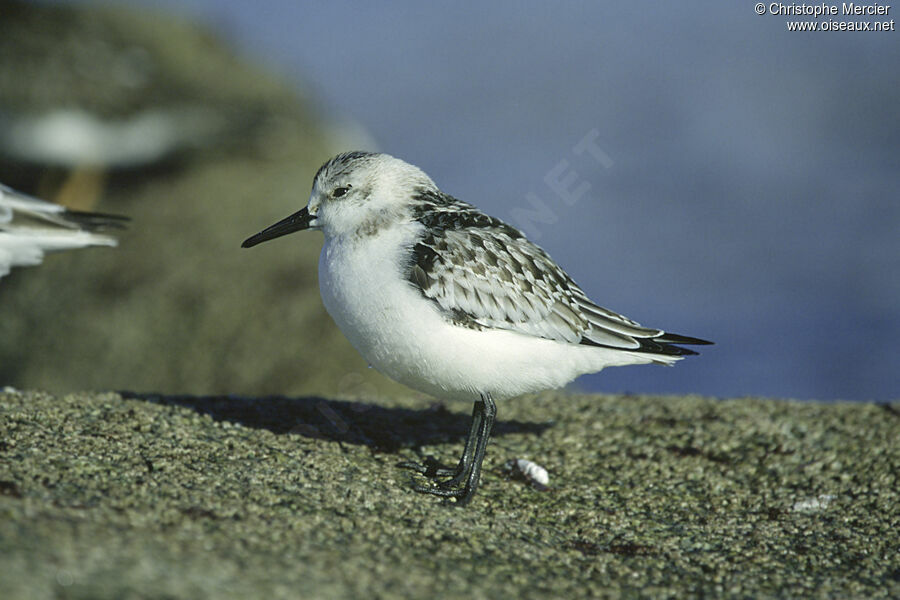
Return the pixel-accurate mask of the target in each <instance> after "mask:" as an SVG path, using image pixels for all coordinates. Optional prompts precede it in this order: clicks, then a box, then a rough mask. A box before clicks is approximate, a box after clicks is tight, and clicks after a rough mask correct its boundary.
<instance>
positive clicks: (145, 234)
mask: <svg viewBox="0 0 900 600" xmlns="http://www.w3.org/2000/svg"><path fill="white" fill-rule="evenodd" d="M0 7H2V11H3V18H2V19H0V46H2V47H0V52H2V55H3V56H4V61H3V63H4V64H3V66H2V67H0V69H2V71H3V72H2V73H0V152H2V157H0V178H2V180H3V181H4V182H6V183H8V184H10V185H13V186H17V187H19V188H20V189H23V190H24V191H27V192H31V193H40V194H42V195H44V197H47V198H50V199H56V200H61V201H62V200H64V201H66V202H67V203H70V204H75V205H77V206H79V207H82V208H93V209H96V210H105V211H108V212H120V213H123V214H128V215H130V216H132V218H133V219H134V221H133V223H132V227H131V231H130V232H129V233H127V234H125V235H123V236H122V238H121V246H120V248H118V249H116V250H113V251H105V250H104V251H101V250H96V251H84V252H79V253H72V254H69V255H60V256H53V257H49V258H48V260H47V261H46V262H45V265H43V266H42V267H39V268H36V269H20V270H18V271H14V272H13V274H12V275H10V276H9V277H7V278H5V279H3V280H2V281H0V315H2V320H0V384H8V385H15V386H17V387H32V388H43V389H55V390H74V389H83V388H91V387H93V388H100V389H108V388H112V389H133V390H139V391H159V392H169V393H198V394H208V393H235V394H253V395H261V394H302V393H323V394H363V395H378V394H384V393H394V392H395V391H397V390H398V389H400V388H399V386H394V385H393V384H391V383H389V382H387V381H386V380H385V379H384V378H382V377H380V376H378V375H377V374H375V373H374V372H372V371H371V370H369V369H366V367H365V364H364V363H363V362H362V360H361V359H360V358H359V357H358V356H357V355H356V354H355V352H353V351H352V349H351V348H350V347H349V345H348V344H347V343H346V341H344V340H343V338H342V336H341V335H340V333H339V332H337V330H336V329H335V327H334V326H333V324H332V323H331V322H330V320H329V319H328V317H327V315H326V314H325V313H324V311H323V309H322V308H321V303H320V301H319V299H318V290H317V287H316V278H315V277H316V276H315V265H316V260H317V255H318V249H319V247H320V246H321V238H320V236H319V235H318V234H309V235H306V236H292V237H291V238H288V239H287V240H285V241H283V242H277V243H271V244H266V245H264V246H261V247H259V248H258V249H256V248H255V249H253V250H252V251H247V250H243V251H242V250H240V249H239V247H238V246H239V244H240V242H241V240H243V239H244V237H246V236H247V235H249V234H252V233H255V232H256V231H258V230H259V229H261V228H262V227H264V226H267V225H269V224H271V223H272V222H274V221H275V220H277V219H280V218H282V217H283V216H286V215H287V214H289V213H291V212H294V211H295V210H297V209H298V208H299V207H300V206H302V205H304V204H305V202H306V200H307V197H308V193H309V188H310V184H311V178H312V175H313V173H314V172H315V169H316V168H317V167H318V165H319V164H320V163H321V162H322V161H324V160H325V159H326V158H328V157H329V156H330V155H332V154H334V153H336V152H338V151H341V150H348V149H354V148H363V149H377V150H381V151H384V152H388V153H390V154H393V155H395V156H398V157H401V158H403V159H405V160H407V161H409V162H412V163H413V164H416V165H418V166H420V167H421V168H423V169H424V170H425V171H426V172H427V173H429V174H430V175H431V176H432V178H433V179H434V180H435V181H436V182H437V183H438V185H439V186H440V187H441V188H442V189H443V190H444V191H446V192H448V193H451V194H453V195H455V196H457V197H459V198H460V199H462V200H465V201H468V202H471V203H474V204H476V205H478V206H479V207H481V208H482V209H484V210H485V211H486V212H488V213H490V214H493V215H495V216H498V217H500V218H502V219H505V220H507V221H509V222H511V223H512V224H514V225H516V226H518V227H520V228H521V229H523V230H524V231H525V232H526V233H528V234H529V236H530V237H531V238H532V239H533V240H535V241H536V242H538V243H539V244H540V245H541V246H543V247H544V248H545V249H547V250H548V251H549V252H550V254H551V255H552V256H553V257H554V258H555V259H556V260H557V261H558V262H559V263H560V265H562V266H563V267H564V268H566V270H567V271H568V272H569V273H570V274H571V275H572V276H573V277H574V279H575V280H576V281H578V282H579V284H580V285H581V286H582V287H583V288H584V289H585V291H586V292H587V293H588V294H589V295H590V296H591V297H592V298H594V299H595V300H597V301H598V302H599V303H600V304H602V305H604V306H606V307H608V308H611V309H614V310H617V311H620V312H623V313H624V314H626V315H628V316H629V317H632V318H634V319H636V320H637V321H639V322H641V323H643V324H644V325H648V326H659V327H663V328H665V329H668V330H670V331H674V332H677V333H682V334H686V335H692V336H697V337H702V338H706V339H711V340H714V341H715V342H716V344H717V345H716V346H713V347H709V348H702V349H701V350H702V356H700V357H698V358H694V359H691V360H686V361H684V362H682V363H680V364H679V365H678V366H677V368H674V369H663V368H651V367H641V368H628V369H610V370H607V371H604V372H603V373H601V374H598V375H592V376H586V377H583V378H581V379H579V380H578V381H577V382H576V385H575V387H577V388H580V389H584V390H591V391H609V392H621V391H630V392H635V393H699V394H705V395H712V396H720V397H733V396H741V395H751V394H752V395H765V396H771V397H781V398H798V399H816V400H887V399H896V398H897V397H898V396H900V364H898V363H900V361H898V358H900V356H898V354H900V353H898V350H897V340H898V339H900V111H898V109H897V107H898V106H900V38H898V35H900V33H898V32H896V31H893V32H892V31H887V32H789V31H788V30H787V27H786V24H785V22H786V20H787V19H788V17H782V16H773V15H769V14H766V15H762V16H759V15H757V14H755V12H754V4H753V3H750V2H728V3H723V2H713V1H711V0H710V1H706V2H696V3H691V5H690V8H687V7H685V6H683V5H681V4H677V3H668V2H662V1H658V2H631V3H627V4H626V3H620V4H614V5H608V4H599V3H569V4H566V5H565V6H564V7H558V6H553V7H551V6H549V5H547V3H521V2H517V3H511V2H497V3H490V5H489V6H482V5H480V4H475V3H465V2H464V3H454V4H453V5H446V6H427V7H426V6H424V5H417V4H413V3H406V2H380V3H369V4H368V5H365V4H363V3H353V2H330V3H322V5H320V6H309V5H301V3H296V2H292V1H289V0H271V1H269V2H266V3H264V4H258V3H248V2H241V1H238V0H177V1H176V0H131V1H128V2H123V3H118V4H116V5H115V6H114V7H112V8H109V7H108V8H98V7H95V6H94V5H92V4H85V3H80V2H65V3H52V4H36V3H27V4H20V3H14V2H8V1H6V0H4V1H2V2H0ZM887 18H888V19H889V18H891V15H889V16H888V17H887ZM842 19H843V18H842ZM858 19H859V17H857V18H855V20H858ZM866 19H868V20H884V19H883V18H882V17H866ZM10 57H16V58H15V60H11V58H10ZM60 114H62V115H64V116H65V115H68V116H69V117H72V115H73V114H74V115H75V116H76V117H78V118H81V119H82V120H85V119H87V120H88V121H89V122H95V121H99V122H104V123H112V124H113V125H115V127H118V128H119V129H125V130H127V131H129V132H130V131H132V129H131V128H132V127H133V126H132V125H128V124H129V123H132V122H134V120H135V119H137V122H138V123H145V122H147V119H149V122H150V123H152V124H154V126H153V127H152V130H153V131H154V132H155V134H154V136H153V137H154V142H153V144H150V146H149V147H147V143H144V144H143V145H141V144H137V145H136V146H137V147H134V148H133V147H131V146H129V145H127V144H123V145H122V147H120V146H119V145H118V144H117V143H113V142H107V143H104V144H99V150H96V151H94V153H93V154H90V155H86V154H85V153H86V150H85V148H87V147H88V144H86V143H83V144H75V148H76V149H75V151H74V152H72V151H63V150H60V149H55V148H51V147H50V146H52V144H43V145H42V144H39V143H37V142H36V141H35V140H42V139H44V138H43V137H41V135H39V134H38V133H36V132H42V131H44V130H43V129H40V127H42V126H43V125H41V124H42V123H45V122H46V118H47V115H50V116H52V117H55V118H57V119H59V118H60ZM86 115H87V116H86ZM41 119H44V121H42V120H41ZM91 119H93V121H91ZM66 122H68V121H66ZM79 123H80V122H79ZM79 126H83V125H79ZM139 130H140V129H139ZM104 131H106V130H104ZM161 131H162V132H164V133H165V135H162V134H160V132H161ZM70 137H72V136H70ZM126 137H127V136H126ZM131 137H137V138H140V139H141V140H145V142H146V138H147V137H148V136H145V135H144V136H141V135H132V136H131ZM105 139H106V138H105ZM110 148H112V149H113V150H109V149H110ZM104 149H106V150H105V153H106V154H107V155H104ZM79 151H80V152H81V153H82V154H81V155H80V156H79ZM288 240H289V241H288Z"/></svg>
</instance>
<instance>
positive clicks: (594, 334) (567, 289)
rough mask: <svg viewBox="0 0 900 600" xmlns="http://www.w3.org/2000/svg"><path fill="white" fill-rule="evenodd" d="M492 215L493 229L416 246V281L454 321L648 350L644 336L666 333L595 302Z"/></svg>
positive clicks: (439, 236)
mask: <svg viewBox="0 0 900 600" xmlns="http://www.w3.org/2000/svg"><path fill="white" fill-rule="evenodd" d="M488 219H490V218H489V217H488ZM490 220H491V221H492V222H493V223H491V224H490V225H489V226H487V227H486V226H485V223H479V225H480V226H478V227H463V228H457V229H453V228H450V229H439V230H437V231H435V230H432V231H431V232H430V233H427V234H426V236H425V237H424V238H423V239H422V241H420V242H419V243H418V244H416V245H415V247H414V248H413V257H412V262H411V266H410V272H409V279H410V281H411V282H412V283H413V284H414V285H416V286H417V287H418V288H419V289H420V290H421V292H422V294H423V295H424V296H425V297H426V298H430V299H431V300H433V301H434V302H436V303H437V304H438V305H439V306H440V307H441V309H442V310H443V311H445V313H446V314H447V316H448V318H449V319H451V320H452V321H454V322H455V323H457V324H460V325H465V326H468V327H474V328H479V329H482V328H494V329H505V330H509V331H516V332H519V333H523V334H527V335H533V336H537V337H542V338H546V339H551V340H557V341H560V342H568V343H571V344H589V345H597V346H608V347H614V348H622V349H631V350H636V351H654V350H650V349H647V350H644V346H645V345H647V344H646V343H645V341H644V340H647V341H649V339H651V338H655V337H658V336H661V335H663V332H662V331H660V330H658V329H647V328H644V327H641V326H640V325H638V324H637V323H635V322H634V321H632V320H630V319H628V318H626V317H623V316H621V315H619V314H616V313H614V312H612V311H610V310H607V309H604V308H601V307H599V306H597V305H596V304H594V303H593V302H591V300H590V299H589V298H588V297H587V295H585V293H584V292H583V291H582V290H581V288H579V287H578V285H577V284H576V283H575V282H574V281H573V280H572V278H571V277H569V276H568V275H567V274H566V273H565V272H564V271H563V270H562V269H560V268H559V267H558V266H557V265H556V264H555V263H554V262H553V260H552V259H551V258H550V257H549V256H548V255H547V253H546V252H544V251H543V250H541V249H540V248H539V247H537V246H536V245H534V244H532V243H531V242H529V241H528V240H527V239H525V238H524V236H522V235H521V233H519V232H518V231H517V230H515V229H513V228H511V227H509V226H507V225H505V224H502V223H501V222H498V221H496V220H494V219H490ZM652 346H655V347H657V348H658V349H657V350H655V351H662V352H665V349H663V345H660V344H657V343H653V344H652ZM678 350H682V349H678ZM684 352H685V353H690V350H684ZM665 353H668V352H665Z"/></svg>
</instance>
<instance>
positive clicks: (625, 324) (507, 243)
mask: <svg viewBox="0 0 900 600" xmlns="http://www.w3.org/2000/svg"><path fill="white" fill-rule="evenodd" d="M303 229H319V230H321V231H322V232H323V233H324V234H325V245H324V247H323V249H322V254H321V256H320V258H319V290H320V292H321V295H322V301H323V302H324V304H325V308H326V309H327V310H328V313H329V314H330V315H331V317H332V318H333V319H334V321H335V322H336V323H337V325H338V327H340V329H341V331H343V333H344V335H346V336H347V338H348V339H349V340H350V342H351V343H352V344H353V346H354V347H355V348H356V349H357V350H358V351H359V352H360V354H362V355H363V357H364V358H365V359H366V360H367V361H368V362H369V364H370V365H372V366H374V367H375V368H376V369H378V370H379V371H380V372H381V373H383V374H385V375H387V376H388V377H391V378H393V379H395V380H397V381H399V382H401V383H403V384H405V385H408V386H409V387H411V388H414V389H417V390H420V391H423V392H425V393H428V394H432V395H434V396H436V397H439V398H447V399H469V400H471V399H475V398H477V400H475V406H474V409H473V412H472V420H471V425H470V430H469V435H468V437H467V438H466V442H465V447H464V450H463V453H462V456H461V458H460V460H459V463H458V464H457V466H456V467H455V468H453V469H438V468H436V467H435V466H434V465H433V464H425V465H422V464H418V463H404V464H403V466H406V467H410V468H413V469H415V470H416V471H418V472H419V473H422V474H423V475H426V476H427V477H430V478H432V479H435V484H436V485H433V486H416V487H415V489H416V490H417V491H420V492H426V493H429V494H434V495H437V496H443V497H448V498H455V499H456V500H457V502H458V503H460V504H466V503H467V502H468V501H469V500H471V498H472V496H473V494H474V493H475V490H476V488H477V487H478V483H479V480H480V475H481V463H482V460H483V459H484V451H485V447H486V446H487V442H488V438H489V437H490V433H491V427H492V425H493V422H494V417H495V415H496V405H495V403H494V399H501V398H508V397H511V396H518V395H520V394H524V393H526V392H535V391H539V390H544V389H548V388H555V387H560V386H563V385H565V384H566V383H568V382H570V381H572V380H573V379H575V378H576V377H578V376H579V375H583V374H585V373H594V372H597V371H600V370H601V369H603V368H605V367H609V366H618V365H631V364H641V363H657V364H662V365H671V364H673V363H674V362H675V361H677V360H679V359H681V358H682V357H683V356H685V355H688V354H696V352H694V351H692V350H688V349H685V348H680V347H679V346H677V345H676V344H708V343H710V342H707V341H705V340H700V339H697V338H690V337H686V336H681V335H676V334H671V333H666V332H664V331H662V330H661V329H651V328H647V327H642V326H641V325H639V324H638V323H636V322H635V321H632V320H631V319H628V318H626V317H623V316H622V315H620V314H617V313H615V312H613V311H611V310H607V309H605V308H601V307H600V306H598V305H597V304H595V303H594V302H592V301H591V300H590V298H588V296H587V294H585V293H584V292H583V291H582V290H581V288H580V287H578V285H577V284H576V283H575V282H574V281H573V280H572V278H571V277H569V275H567V274H566V272H565V271H563V270H562V269H561V268H560V267H559V266H558V265H557V264H556V263H555V262H553V260H552V259H551V258H550V256H549V255H548V254H547V253H546V252H544V251H543V250H542V249H541V248H539V247H538V246H536V245H535V244H533V243H531V242H529V241H528V240H527V239H525V236H524V235H523V234H522V233H521V232H520V231H518V230H517V229H514V228H513V227H511V226H509V225H507V224H506V223H504V222H503V221H501V220H499V219H496V218H494V217H490V216H488V215H486V214H484V213H483V212H481V211H480V210H478V209H477V208H475V207H474V206H472V205H471V204H467V203H465V202H462V201H460V200H457V199H456V198H454V197H452V196H450V195H448V194H445V193H444V192H442V191H441V190H440V189H438V187H437V185H435V183H434V182H433V181H432V180H431V179H430V178H429V177H428V175H426V174H425V173H424V172H423V171H421V170H420V169H418V168H417V167H414V166H413V165H410V164H408V163H406V162H404V161H402V160H399V159H397V158H394V157H392V156H389V155H387V154H376V153H370V152H348V153H345V154H340V155H338V156H336V157H334V158H333V159H331V160H329V161H328V162H327V163H325V164H324V165H323V166H322V167H321V168H320V169H319V171H318V173H316V176H315V180H314V182H313V187H312V192H311V194H310V198H309V203H308V204H307V206H306V207H305V208H303V209H301V210H300V211H299V212H297V213H294V214H293V215H291V216H289V217H287V218H286V219H283V220H281V221H279V222H278V223H275V224H274V225H272V226H271V227H268V228H267V229H264V230H263V231H261V232H260V233H258V234H256V235H254V236H252V237H250V238H248V239H247V240H245V241H244V243H243V247H244V248H249V247H251V246H255V245H256V244H259V243H261V242H264V241H266V240H271V239H273V238H277V237H279V236H282V235H285V234H288V233H292V232H294V231H301V230H303ZM427 462H428V461H426V463H427Z"/></svg>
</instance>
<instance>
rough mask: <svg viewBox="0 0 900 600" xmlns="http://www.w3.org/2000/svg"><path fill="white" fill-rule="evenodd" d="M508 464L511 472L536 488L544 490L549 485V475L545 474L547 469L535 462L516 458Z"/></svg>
mask: <svg viewBox="0 0 900 600" xmlns="http://www.w3.org/2000/svg"><path fill="white" fill-rule="evenodd" d="M510 462H511V463H512V465H511V466H512V468H513V470H514V471H517V472H518V473H519V474H520V475H522V477H524V478H525V479H526V480H527V481H529V482H530V483H531V484H532V485H534V486H535V487H536V488H538V489H546V487H547V485H548V484H549V483H550V475H549V474H548V473H547V469H545V468H544V467H542V466H541V465H539V464H537V463H536V462H533V461H530V460H525V459H524V458H517V459H516V460H514V461H510Z"/></svg>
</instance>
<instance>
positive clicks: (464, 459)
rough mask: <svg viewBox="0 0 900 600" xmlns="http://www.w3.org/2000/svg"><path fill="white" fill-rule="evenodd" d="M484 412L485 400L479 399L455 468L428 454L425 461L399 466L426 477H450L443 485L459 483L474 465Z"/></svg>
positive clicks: (409, 462)
mask: <svg viewBox="0 0 900 600" xmlns="http://www.w3.org/2000/svg"><path fill="white" fill-rule="evenodd" d="M482 414H484V401H483V400H480V399H479V400H477V401H476V402H475V405H474V406H473V407H472V420H471V421H470V423H469V434H468V435H467V436H466V445H465V449H464V450H463V454H462V456H461V457H460V459H459V463H458V464H457V465H456V468H455V469H446V468H443V467H440V466H439V465H440V463H438V461H437V460H435V458H434V457H432V456H426V457H425V462H424V463H417V462H412V461H406V462H402V463H400V464H399V465H397V466H399V467H402V468H404V469H412V470H413V471H416V472H417V473H421V474H422V475H424V476H425V477H428V478H431V479H436V478H440V477H449V478H450V479H448V480H447V481H442V482H440V483H439V485H440V486H441V487H447V486H454V485H457V484H459V483H460V482H461V481H462V480H463V479H465V478H466V475H468V473H469V469H470V468H471V465H472V454H473V453H474V451H475V439H476V437H477V436H478V431H479V429H480V428H481V419H482Z"/></svg>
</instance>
